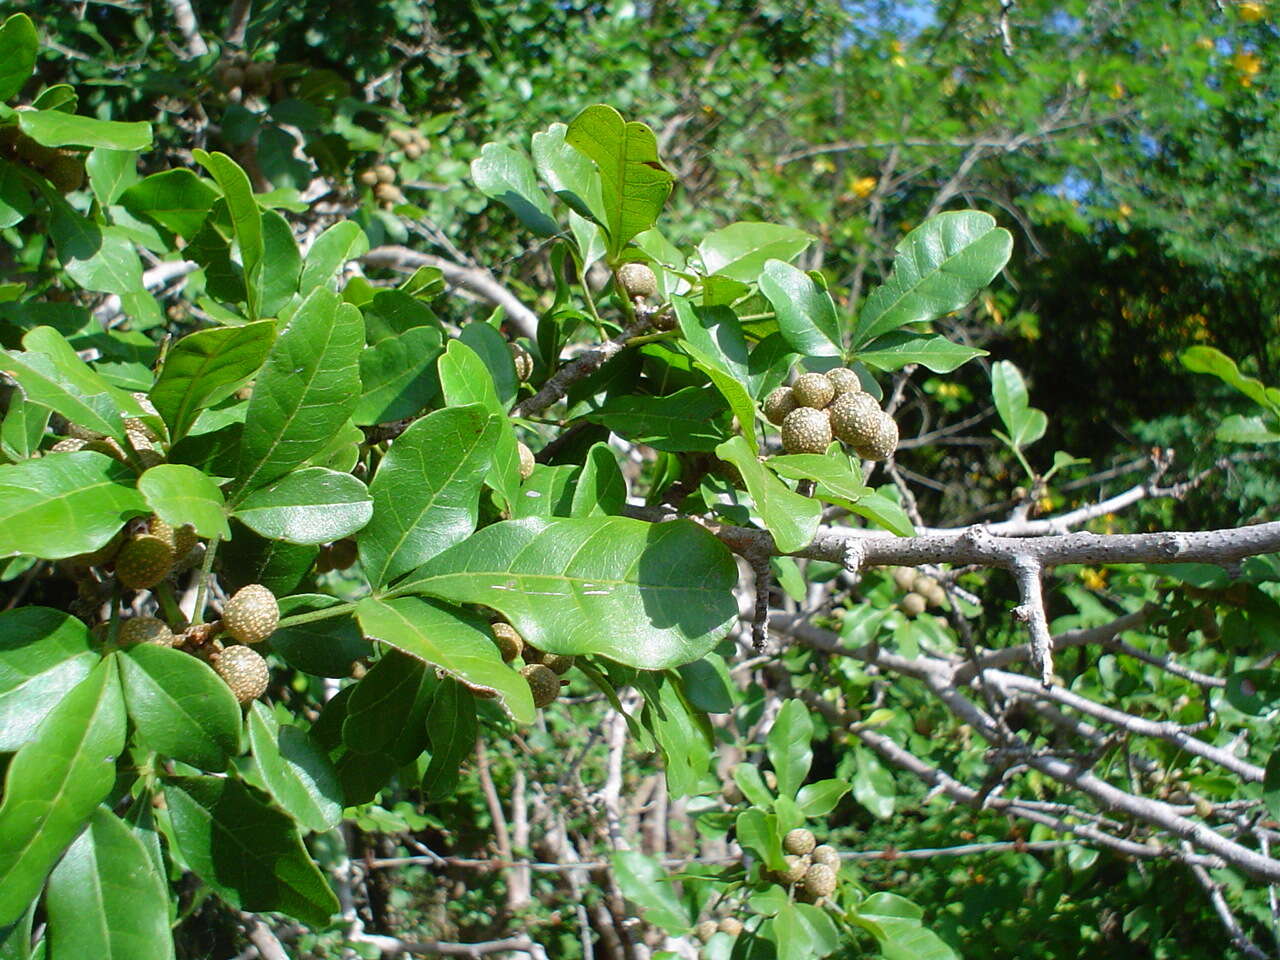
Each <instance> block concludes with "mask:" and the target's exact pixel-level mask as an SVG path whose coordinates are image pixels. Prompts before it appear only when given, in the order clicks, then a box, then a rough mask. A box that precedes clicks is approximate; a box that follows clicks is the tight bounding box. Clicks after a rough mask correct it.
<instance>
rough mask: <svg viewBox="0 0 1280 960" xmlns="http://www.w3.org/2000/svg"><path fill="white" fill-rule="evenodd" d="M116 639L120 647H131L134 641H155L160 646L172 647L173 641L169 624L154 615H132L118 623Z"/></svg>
mask: <svg viewBox="0 0 1280 960" xmlns="http://www.w3.org/2000/svg"><path fill="white" fill-rule="evenodd" d="M118 639H119V641H120V646H122V647H132V646H133V645H134V644H136V643H155V644H159V645H160V646H162V647H172V646H173V644H174V641H175V637H174V635H173V631H172V630H170V629H169V625H168V624H167V623H165V622H164V621H163V620H157V619H156V618H155V617H132V618H130V619H128V620H126V621H125V622H124V623H122V624H120V633H119V635H118Z"/></svg>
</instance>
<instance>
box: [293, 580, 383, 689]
mask: <svg viewBox="0 0 1280 960" xmlns="http://www.w3.org/2000/svg"><path fill="white" fill-rule="evenodd" d="M340 603H342V601H340V600H338V599H337V598H336V597H329V596H324V595H322V594H317V593H295V594H293V595H292V596H288V597H282V598H281V599H280V619H281V620H282V621H284V620H286V619H287V618H288V617H290V616H292V615H293V614H297V613H308V612H310V611H313V610H323V609H324V608H326V607H332V606H337V605H339V604H340ZM271 649H272V650H273V651H274V652H275V654H276V655H277V656H279V657H280V658H281V659H283V660H284V661H285V663H287V664H289V665H290V666H291V667H296V668H297V669H299V670H302V671H304V672H305V673H312V674H315V675H316V676H320V677H349V676H350V675H351V668H352V665H353V664H354V663H355V661H356V660H359V659H361V658H364V657H368V656H371V655H372V653H373V646H372V645H371V644H370V643H369V641H368V640H366V639H365V638H364V635H363V634H362V633H361V632H360V629H359V627H358V626H357V625H356V622H355V616H354V614H352V613H348V614H346V615H345V616H341V617H330V618H329V619H327V620H313V621H311V622H310V623H300V624H297V625H295V626H289V625H283V626H281V627H279V628H278V629H277V630H276V632H275V633H273V634H272V635H271Z"/></svg>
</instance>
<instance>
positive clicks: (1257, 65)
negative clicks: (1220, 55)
mask: <svg viewBox="0 0 1280 960" xmlns="http://www.w3.org/2000/svg"><path fill="white" fill-rule="evenodd" d="M1231 65H1232V66H1233V67H1235V68H1236V72H1237V73H1239V74H1240V75H1241V77H1253V76H1256V75H1257V73H1258V71H1259V70H1261V69H1262V58H1261V57H1259V56H1258V55H1257V54H1256V53H1251V52H1249V51H1246V50H1241V51H1240V52H1239V53H1237V54H1235V55H1234V56H1233V57H1232V58H1231Z"/></svg>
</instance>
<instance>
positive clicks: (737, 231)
mask: <svg viewBox="0 0 1280 960" xmlns="http://www.w3.org/2000/svg"><path fill="white" fill-rule="evenodd" d="M812 242H813V237H811V236H810V235H809V234H807V233H805V232H804V231H803V230H797V229H796V228H795V227H784V226H781V225H779V224H776V223H751V222H742V223H731V224H729V225H728V226H727V227H721V228H720V229H719V230H713V231H711V233H709V234H707V235H706V237H704V238H703V240H702V242H701V243H700V244H698V253H699V255H700V256H701V257H702V266H703V267H704V268H705V269H706V271H707V273H709V274H718V275H719V276H722V277H728V278H729V279H731V280H738V281H741V282H742V283H755V282H756V279H757V278H758V277H759V276H760V271H761V270H763V269H764V265H765V262H766V261H768V260H781V261H784V262H785V261H790V260H794V259H795V258H796V257H797V256H798V255H799V254H800V253H801V252H803V251H804V249H805V248H806V247H808V246H809V244H810V243H812Z"/></svg>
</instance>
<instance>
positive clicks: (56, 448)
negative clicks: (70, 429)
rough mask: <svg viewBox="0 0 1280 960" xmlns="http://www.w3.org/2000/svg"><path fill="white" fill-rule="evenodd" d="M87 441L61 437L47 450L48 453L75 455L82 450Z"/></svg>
mask: <svg viewBox="0 0 1280 960" xmlns="http://www.w3.org/2000/svg"><path fill="white" fill-rule="evenodd" d="M88 442H89V441H88V440H81V439H80V438H79V437H63V438H62V439H61V440H59V441H58V442H57V443H55V444H54V445H53V446H52V447H50V448H49V452H50V453H75V452H76V451H77V450H80V449H83V447H84V445H85V444H86V443H88Z"/></svg>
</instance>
